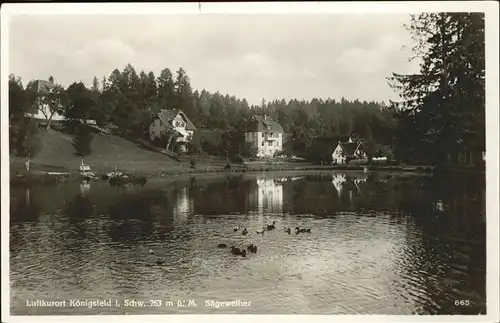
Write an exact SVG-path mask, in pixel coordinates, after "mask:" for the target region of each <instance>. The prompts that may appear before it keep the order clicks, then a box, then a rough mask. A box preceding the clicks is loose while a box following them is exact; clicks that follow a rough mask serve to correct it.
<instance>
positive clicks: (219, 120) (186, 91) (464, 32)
mask: <svg viewBox="0 0 500 323" xmlns="http://www.w3.org/2000/svg"><path fill="white" fill-rule="evenodd" d="M407 29H408V30H409V32H410V33H411V35H412V36H413V38H414V39H415V40H416V41H417V46H416V47H415V48H414V53H415V57H418V58H419V59H421V61H422V63H421V65H420V71H419V73H417V74H415V75H401V74H397V73H393V75H392V76H391V77H389V78H388V79H389V83H390V85H391V86H392V87H393V88H394V90H395V91H396V92H398V93H400V94H401V97H402V100H401V101H400V102H397V103H396V102H392V101H389V102H388V103H383V102H366V101H359V100H354V101H352V100H346V99H344V98H342V99H340V100H335V99H330V98H327V99H320V98H314V99H312V100H296V99H291V100H283V99H281V100H274V101H270V102H266V101H265V100H262V102H261V103H260V104H258V105H250V104H249V103H248V102H247V100H246V99H241V98H236V97H235V96H230V95H227V94H225V95H223V94H221V93H219V92H215V93H210V92H209V91H206V90H204V89H203V90H201V91H199V90H194V91H193V89H192V87H191V84H190V79H189V77H188V74H187V72H186V71H185V70H184V69H183V68H179V69H178V70H177V71H176V72H175V73H172V71H171V70H170V69H168V68H165V69H163V70H162V71H160V73H159V75H155V74H154V72H152V71H149V72H147V71H140V72H137V71H136V69H135V67H134V66H132V65H131V64H128V65H127V66H125V67H124V68H123V69H122V70H119V69H115V70H114V71H112V72H111V74H110V75H109V76H107V77H103V78H102V79H101V80H99V79H98V78H97V77H94V79H93V82H92V86H90V87H86V86H85V85H84V84H83V83H82V82H75V83H73V84H71V85H69V86H68V87H67V88H64V87H63V86H61V85H59V84H57V82H55V83H56V84H55V87H54V91H53V92H52V93H51V94H50V96H48V97H45V98H44V100H46V103H47V104H48V105H49V107H50V110H51V111H57V112H59V113H61V114H63V115H65V116H66V117H68V118H71V119H93V120H96V121H97V124H98V125H105V124H108V123H111V124H114V125H115V126H116V127H117V128H118V130H119V132H120V134H122V135H124V136H129V137H134V138H142V139H147V138H148V128H149V125H150V123H151V122H152V120H153V117H154V116H155V115H156V114H157V113H158V112H159V111H160V109H167V110H169V109H180V110H182V111H184V113H185V114H186V115H187V116H188V118H189V119H190V120H191V121H192V122H193V124H194V125H195V126H196V127H197V128H198V130H200V131H196V132H195V138H194V140H193V141H192V143H191V147H190V152H191V153H201V152H205V153H209V154H212V155H218V156H222V157H227V158H229V157H234V156H242V155H252V154H254V153H255V151H254V150H252V147H247V146H246V145H245V140H244V135H243V134H244V133H245V132H246V129H247V125H248V122H249V121H250V120H251V119H252V117H253V116H255V115H267V116H269V117H271V118H273V119H274V120H275V121H277V122H279V123H280V124H281V126H282V127H283V129H284V132H285V138H286V139H285V141H284V143H283V150H284V153H285V154H294V155H297V156H301V157H305V158H307V159H309V160H312V161H318V162H319V161H324V162H329V161H330V160H331V153H332V152H333V149H334V148H335V145H336V143H337V141H336V139H335V138H337V137H339V136H348V135H350V136H352V137H353V138H354V140H357V139H362V140H363V142H364V148H365V150H366V152H367V154H368V155H369V158H371V157H373V156H376V155H378V154H383V155H386V156H390V157H391V158H392V157H394V158H395V159H397V160H400V161H403V162H408V163H418V162H422V163H430V164H439V163H444V162H446V161H449V160H450V156H457V155H460V153H461V152H463V151H464V150H467V151H472V152H473V155H474V156H477V154H478V152H481V151H484V149H485V120H484V115H485V112H484V109H485V104H484V96H485V94H484V93H485V89H484V64H485V63H484V58H485V55H484V15H482V14H477V13H436V14H434V13H425V14H420V15H414V16H412V20H411V23H410V24H409V25H408V26H407ZM32 84H33V81H31V82H29V83H28V84H27V86H26V87H23V84H22V83H21V80H20V79H19V78H16V77H15V76H14V75H11V77H10V79H9V95H10V100H9V108H10V114H9V116H10V125H11V136H10V137H11V152H14V153H19V154H26V153H27V152H28V151H30V149H32V148H31V147H33V146H36V144H32V143H34V142H36V127H34V126H33V124H32V123H31V122H30V121H29V120H26V118H24V113H25V112H26V111H28V110H29V109H30V108H31V107H32V106H33V105H34V104H35V102H36V100H37V95H36V92H34V90H33V86H31V85H32ZM48 123H49V124H50V120H49V122H48ZM47 127H49V125H48V126H47ZM79 131H80V132H82V133H84V130H82V129H80V130H79ZM76 132H78V131H76ZM85 136H87V137H88V135H87V134H85V133H84V134H83V137H84V139H85V138H86V137H85ZM27 138H31V139H30V140H27ZM82 141H83V142H84V141H85V140H82Z"/></svg>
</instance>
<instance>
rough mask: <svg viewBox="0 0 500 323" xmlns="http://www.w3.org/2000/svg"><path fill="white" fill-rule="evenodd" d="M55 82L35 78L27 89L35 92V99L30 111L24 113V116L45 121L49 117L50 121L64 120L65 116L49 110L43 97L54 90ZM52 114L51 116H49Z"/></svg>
mask: <svg viewBox="0 0 500 323" xmlns="http://www.w3.org/2000/svg"><path fill="white" fill-rule="evenodd" d="M54 87H55V84H54V83H52V82H50V81H46V80H36V81H34V82H33V83H32V84H31V85H30V88H29V90H31V91H34V92H36V95H37V101H36V102H35V105H34V106H33V109H32V111H31V112H30V113H26V116H28V117H30V118H33V119H36V120H44V121H47V120H49V119H51V120H52V121H64V120H66V118H65V117H64V115H62V114H60V113H59V112H57V111H50V108H49V105H48V104H47V103H46V102H44V97H45V96H47V95H49V94H50V93H51V92H52V91H53V90H54ZM51 116H52V118H51Z"/></svg>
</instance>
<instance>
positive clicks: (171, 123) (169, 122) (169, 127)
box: [149, 109, 196, 152]
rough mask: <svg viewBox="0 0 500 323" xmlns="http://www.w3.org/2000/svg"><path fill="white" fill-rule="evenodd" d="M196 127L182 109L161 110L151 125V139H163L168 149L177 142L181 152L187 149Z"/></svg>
mask: <svg viewBox="0 0 500 323" xmlns="http://www.w3.org/2000/svg"><path fill="white" fill-rule="evenodd" d="M195 130H196V127H195V126H194V125H193V123H192V122H191V120H189V118H188V117H187V116H186V115H185V114H184V112H182V111H181V110H163V109H162V110H160V112H159V113H158V114H157V116H156V117H155V118H153V122H152V123H151V124H150V126H149V136H150V139H151V140H156V141H158V140H159V141H161V142H162V144H164V145H165V148H166V149H168V150H173V149H172V146H173V145H172V144H176V145H177V148H178V149H179V151H181V152H186V151H187V144H188V143H189V142H190V141H191V140H192V138H193V134H194V131H195ZM174 139H175V140H174Z"/></svg>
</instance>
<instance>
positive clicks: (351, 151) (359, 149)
mask: <svg viewBox="0 0 500 323" xmlns="http://www.w3.org/2000/svg"><path fill="white" fill-rule="evenodd" d="M355 159H356V160H363V159H367V156H366V153H365V152H364V150H363V143H362V142H361V141H357V142H354V141H353V140H352V138H351V137H349V138H348V140H347V141H344V142H342V141H338V144H337V147H336V148H335V150H334V151H333V153H332V163H333V164H345V163H347V162H349V161H350V160H355Z"/></svg>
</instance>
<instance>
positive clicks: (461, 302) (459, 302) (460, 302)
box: [455, 299, 470, 306]
mask: <svg viewBox="0 0 500 323" xmlns="http://www.w3.org/2000/svg"><path fill="white" fill-rule="evenodd" d="M469 305H470V301H469V300H468V299H456V300H455V306H469Z"/></svg>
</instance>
